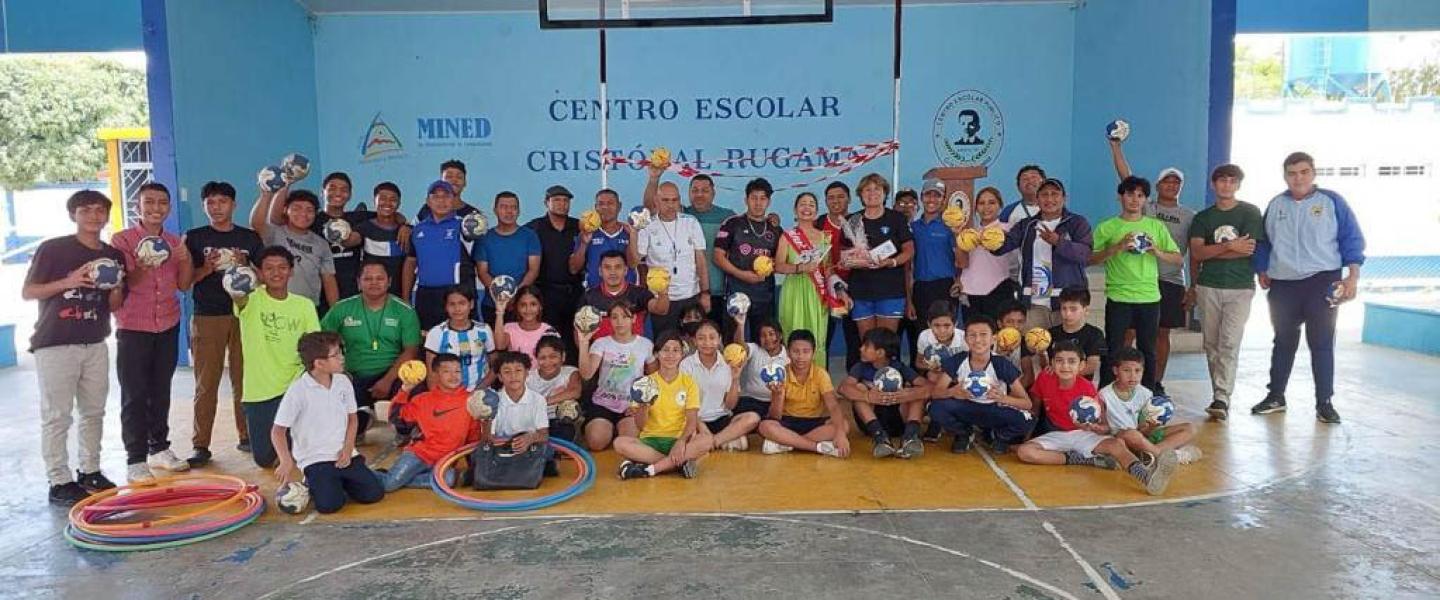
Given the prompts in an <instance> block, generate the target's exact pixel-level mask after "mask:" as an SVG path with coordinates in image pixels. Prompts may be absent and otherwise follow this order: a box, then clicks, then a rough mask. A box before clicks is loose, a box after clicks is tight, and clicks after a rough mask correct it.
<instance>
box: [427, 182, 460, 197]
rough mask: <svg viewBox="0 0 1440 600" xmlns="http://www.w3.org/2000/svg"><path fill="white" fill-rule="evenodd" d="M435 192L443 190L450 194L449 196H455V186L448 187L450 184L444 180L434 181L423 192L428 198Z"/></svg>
mask: <svg viewBox="0 0 1440 600" xmlns="http://www.w3.org/2000/svg"><path fill="white" fill-rule="evenodd" d="M435 190H445V191H447V192H450V195H451V196H454V195H455V186H453V185H450V182H448V181H445V180H444V179H436V180H435V183H432V184H430V187H429V188H427V189H426V190H425V195H426V196H429V195H430V194H433V193H435Z"/></svg>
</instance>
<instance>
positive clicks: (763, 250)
mask: <svg viewBox="0 0 1440 600" xmlns="http://www.w3.org/2000/svg"><path fill="white" fill-rule="evenodd" d="M773 191H774V190H773V189H772V188H771V187H770V182H769V181H766V180H764V179H762V178H756V179H752V180H750V183H747V184H745V214H742V215H736V216H733V217H730V218H729V219H726V220H725V222H724V223H723V224H721V225H720V231H719V232H717V233H716V234H715V256H714V258H713V259H712V260H713V261H714V262H715V264H716V266H719V267H720V270H721V271H724V272H725V296H726V297H727V298H728V297H729V296H730V295H731V294H734V293H736V292H744V293H745V295H747V296H749V297H750V310H749V312H748V313H747V314H746V318H745V322H746V323H749V324H750V325H749V328H750V331H749V334H750V336H749V337H748V338H747V339H756V336H757V335H759V331H758V329H759V325H758V324H759V323H761V322H763V321H766V320H769V319H773V318H775V275H774V274H769V275H765V276H763V277H762V276H760V274H759V273H756V272H755V259H756V258H759V257H761V256H768V257H771V258H772V259H773V258H774V257H775V250H776V249H777V248H778V247H779V245H780V234H781V231H780V228H779V227H777V226H774V225H772V224H771V223H770V221H769V219H768V218H767V216H766V215H767V213H766V211H767V210H768V209H769V208H770V194H771V193H772V192H773ZM733 331H734V322H733V321H732V320H726V321H725V335H724V336H723V337H722V339H727V340H728V339H733V338H734V336H733V335H732V332H733Z"/></svg>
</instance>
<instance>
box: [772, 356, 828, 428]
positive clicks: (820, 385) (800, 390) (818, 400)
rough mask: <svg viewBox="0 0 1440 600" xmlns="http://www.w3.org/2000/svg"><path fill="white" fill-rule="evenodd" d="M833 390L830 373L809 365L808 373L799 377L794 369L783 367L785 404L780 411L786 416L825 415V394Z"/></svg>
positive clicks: (813, 416)
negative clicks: (803, 376) (803, 377)
mask: <svg viewBox="0 0 1440 600" xmlns="http://www.w3.org/2000/svg"><path fill="white" fill-rule="evenodd" d="M834 391H835V385H834V382H832V381H830V374H829V373H826V372H825V371H824V370H823V369H819V368H816V367H813V366H812V367H810V374H809V375H808V376H806V377H805V379H801V378H800V377H799V376H798V375H796V374H795V369H794V368H792V367H785V405H784V406H783V407H781V409H780V410H781V413H782V414H783V415H784V416H787V417H799V418H802V419H818V418H820V417H824V416H825V394H829V393H831V392H834Z"/></svg>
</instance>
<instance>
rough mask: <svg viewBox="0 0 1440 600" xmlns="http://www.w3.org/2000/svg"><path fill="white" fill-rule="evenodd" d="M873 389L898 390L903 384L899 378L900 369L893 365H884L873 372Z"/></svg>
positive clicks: (903, 381)
mask: <svg viewBox="0 0 1440 600" xmlns="http://www.w3.org/2000/svg"><path fill="white" fill-rule="evenodd" d="M874 384H875V389H876V390H879V391H881V392H898V391H900V388H901V387H903V386H904V385H905V380H904V379H901V377H900V371H898V370H896V369H895V367H885V368H883V369H880V370H879V371H876V372H875V381H874Z"/></svg>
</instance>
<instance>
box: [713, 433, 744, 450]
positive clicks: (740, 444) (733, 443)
mask: <svg viewBox="0 0 1440 600" xmlns="http://www.w3.org/2000/svg"><path fill="white" fill-rule="evenodd" d="M720 449H721V450H725V451H728V452H744V451H746V450H749V449H750V440H747V439H745V437H744V436H741V437H738V438H735V439H733V440H730V441H728V442H725V443H724V444H721V445H720Z"/></svg>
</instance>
